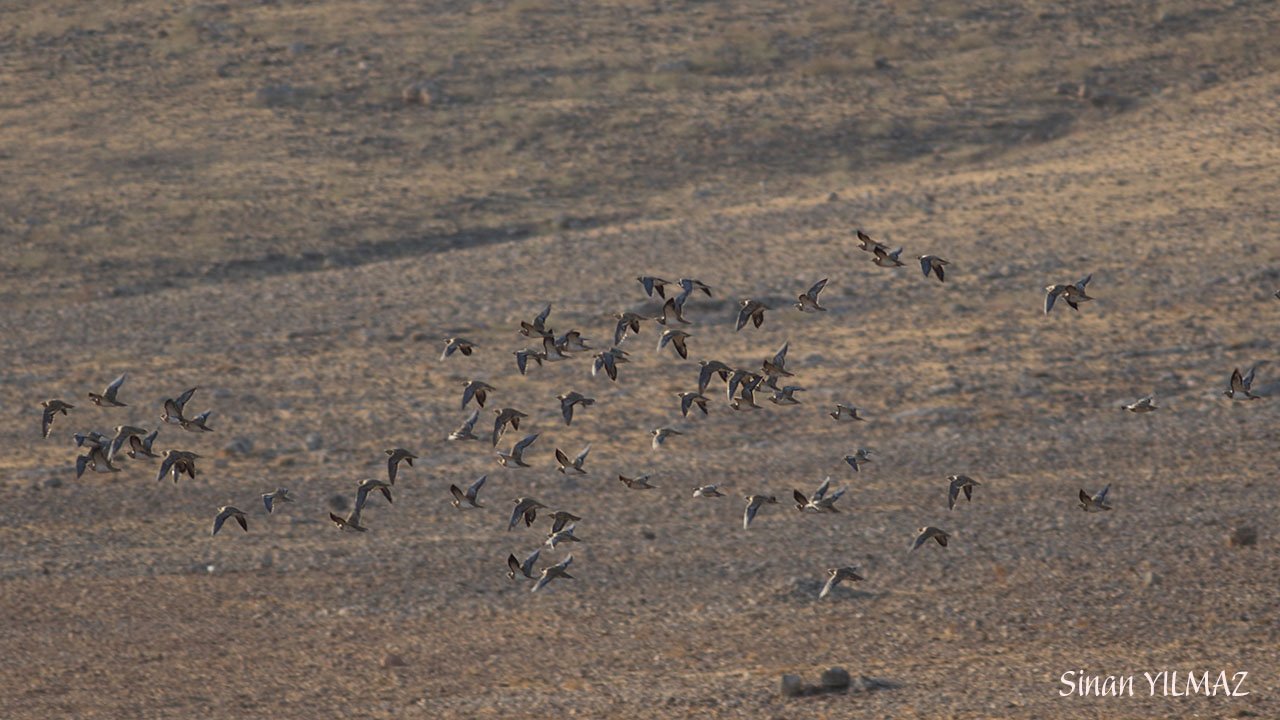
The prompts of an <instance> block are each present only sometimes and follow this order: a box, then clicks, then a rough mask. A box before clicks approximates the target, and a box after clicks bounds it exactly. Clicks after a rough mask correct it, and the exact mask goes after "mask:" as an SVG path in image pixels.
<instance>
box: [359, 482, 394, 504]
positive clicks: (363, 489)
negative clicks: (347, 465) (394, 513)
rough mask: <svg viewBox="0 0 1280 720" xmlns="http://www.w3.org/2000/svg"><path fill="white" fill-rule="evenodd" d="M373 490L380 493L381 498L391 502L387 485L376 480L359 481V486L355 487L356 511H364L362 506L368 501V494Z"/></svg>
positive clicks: (389, 487)
mask: <svg viewBox="0 0 1280 720" xmlns="http://www.w3.org/2000/svg"><path fill="white" fill-rule="evenodd" d="M375 490H378V491H380V492H381V493H382V496H383V497H385V498H386V499H387V502H393V501H392V499H391V486H390V485H389V484H387V483H384V482H382V481H381V480H379V479H377V478H368V479H366V480H361V481H360V484H359V485H357V486H356V509H357V510H363V509H364V504H365V502H367V501H368V499H369V493H371V492H373V491H375Z"/></svg>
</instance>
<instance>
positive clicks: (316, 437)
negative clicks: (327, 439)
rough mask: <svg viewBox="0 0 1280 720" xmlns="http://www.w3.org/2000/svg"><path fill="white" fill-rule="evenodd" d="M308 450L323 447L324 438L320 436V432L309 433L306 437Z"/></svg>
mask: <svg viewBox="0 0 1280 720" xmlns="http://www.w3.org/2000/svg"><path fill="white" fill-rule="evenodd" d="M306 443H307V449H308V450H319V449H320V448H322V447H324V438H323V437H320V433H311V434H310V435H307V439H306Z"/></svg>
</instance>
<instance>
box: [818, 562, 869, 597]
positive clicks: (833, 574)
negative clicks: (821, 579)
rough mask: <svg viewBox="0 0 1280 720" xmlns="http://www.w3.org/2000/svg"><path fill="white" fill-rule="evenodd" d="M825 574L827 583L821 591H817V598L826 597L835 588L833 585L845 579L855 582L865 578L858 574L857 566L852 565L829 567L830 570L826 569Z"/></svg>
mask: <svg viewBox="0 0 1280 720" xmlns="http://www.w3.org/2000/svg"><path fill="white" fill-rule="evenodd" d="M827 574H828V575H829V576H830V577H828V578H827V584H826V585H823V586H822V592H820V593H818V599H819V600H821V599H822V598H824V597H826V596H827V595H830V594H831V591H832V590H833V589H834V588H835V586H837V585H839V584H840V583H842V582H844V581H845V580H852V581H855V582H856V581H858V580H865V579H866V578H864V577H862V576H861V575H859V574H858V568H857V567H854V566H849V567H842V568H831V569H830V570H827Z"/></svg>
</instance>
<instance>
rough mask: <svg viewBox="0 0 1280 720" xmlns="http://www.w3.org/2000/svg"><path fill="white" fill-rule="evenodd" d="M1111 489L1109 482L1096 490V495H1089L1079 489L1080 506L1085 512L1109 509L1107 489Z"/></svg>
mask: <svg viewBox="0 0 1280 720" xmlns="http://www.w3.org/2000/svg"><path fill="white" fill-rule="evenodd" d="M1110 489H1111V483H1107V486H1106V487H1104V488H1102V490H1100V491H1098V494H1097V495H1093V496H1090V495H1089V493H1087V492H1085V491H1084V490H1083V489H1081V490H1080V508H1081V509H1082V510H1084V511H1085V512H1100V511H1103V510H1110V509H1111V506H1110V505H1108V504H1107V491H1108V490H1110Z"/></svg>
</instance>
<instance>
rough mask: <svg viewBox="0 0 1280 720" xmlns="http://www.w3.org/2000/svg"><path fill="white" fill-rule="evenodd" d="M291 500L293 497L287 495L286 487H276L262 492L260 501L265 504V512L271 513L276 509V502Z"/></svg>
mask: <svg viewBox="0 0 1280 720" xmlns="http://www.w3.org/2000/svg"><path fill="white" fill-rule="evenodd" d="M282 502H293V498H291V497H289V490H288V489H287V488H276V489H275V491H273V492H269V493H263V494H262V503H263V504H264V505H266V506H267V512H268V513H273V512H275V510H276V503H282Z"/></svg>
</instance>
